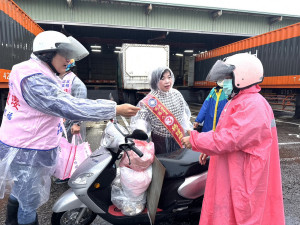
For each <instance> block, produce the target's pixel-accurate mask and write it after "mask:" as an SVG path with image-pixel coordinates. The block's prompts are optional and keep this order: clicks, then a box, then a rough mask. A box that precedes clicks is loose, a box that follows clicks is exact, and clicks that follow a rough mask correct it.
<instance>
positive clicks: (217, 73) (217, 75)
mask: <svg viewBox="0 0 300 225" xmlns="http://www.w3.org/2000/svg"><path fill="white" fill-rule="evenodd" d="M234 69H235V66H233V65H229V64H227V63H225V62H223V61H222V60H218V61H217V62H216V63H215V64H214V65H213V67H212V68H211V69H210V71H209V73H208V75H207V77H206V80H207V81H214V82H216V81H218V80H224V79H225V78H226V77H228V76H231V74H232V72H233V70H234Z"/></svg>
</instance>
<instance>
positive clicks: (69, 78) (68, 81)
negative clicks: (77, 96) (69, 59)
mask: <svg viewBox="0 0 300 225" xmlns="http://www.w3.org/2000/svg"><path fill="white" fill-rule="evenodd" d="M75 77H76V75H75V74H74V73H73V72H69V73H68V74H66V75H65V76H64V77H63V79H62V81H61V87H62V89H63V90H64V91H65V92H67V93H69V94H71V89H72V83H73V80H74V78H75Z"/></svg>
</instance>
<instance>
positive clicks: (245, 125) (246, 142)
mask: <svg viewBox="0 0 300 225" xmlns="http://www.w3.org/2000/svg"><path fill="white" fill-rule="evenodd" d="M228 104H229V103H228ZM227 114H229V115H227ZM269 117H270V116H269V113H268V112H267V109H266V107H265V106H264V105H263V104H262V103H260V101H259V99H257V101H251V102H249V101H242V102H240V103H238V104H236V105H235V106H234V107H233V108H232V111H231V114H230V112H225V113H224V111H223V113H222V115H221V118H220V121H219V124H218V125H217V128H216V131H209V132H204V133H198V132H197V131H192V132H191V136H190V142H191V144H192V149H193V150H194V151H199V152H203V153H205V154H207V155H211V156H213V155H220V154H226V153H230V152H236V151H244V152H247V153H249V154H252V155H256V156H258V157H260V158H262V159H266V158H267V157H268V154H269V152H268V151H267V150H266V149H270V146H271V145H272V141H273V138H272V130H271V125H272V119H273V118H269Z"/></svg>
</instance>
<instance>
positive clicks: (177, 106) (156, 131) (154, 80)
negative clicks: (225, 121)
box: [130, 67, 193, 154]
mask: <svg viewBox="0 0 300 225" xmlns="http://www.w3.org/2000/svg"><path fill="white" fill-rule="evenodd" d="M166 69H168V70H169V71H170V73H171V77H172V80H173V83H172V86H173V85H174V81H175V78H174V75H173V72H172V71H171V69H169V68H168V67H161V68H158V69H156V70H154V71H153V72H152V74H151V76H150V86H151V92H150V93H149V94H151V95H154V96H155V97H156V98H158V99H159V100H160V102H162V103H163V104H164V105H165V106H166V107H167V108H168V109H169V110H170V111H171V113H172V114H173V115H174V116H175V117H176V119H177V120H178V122H179V123H180V125H181V126H182V127H183V129H184V131H185V132H186V131H187V130H192V129H193V128H192V124H191V122H190V117H191V112H190V109H189V107H188V105H187V103H186V101H185V100H184V98H183V96H182V94H181V93H180V92H179V91H177V90H176V89H173V88H171V90H170V91H168V92H163V91H161V90H159V89H158V82H159V81H160V78H161V76H162V73H163V72H164V71H165V70H166ZM137 106H138V107H140V108H141V110H140V111H139V112H138V113H137V115H136V116H134V117H132V118H131V123H130V126H131V128H132V130H134V129H142V130H144V131H145V132H146V133H147V134H148V136H150V134H151V137H152V141H153V142H154V145H155V154H163V153H168V152H172V151H175V150H177V149H179V148H180V147H179V145H178V144H177V142H176V141H175V139H174V138H173V137H172V135H171V133H170V132H169V131H168V130H167V129H166V128H165V126H164V125H163V124H162V123H161V121H160V120H159V119H158V118H157V117H156V116H155V115H154V114H153V113H152V112H151V111H150V110H149V109H148V108H147V107H146V106H145V105H144V104H141V101H140V102H139V103H138V105H137Z"/></svg>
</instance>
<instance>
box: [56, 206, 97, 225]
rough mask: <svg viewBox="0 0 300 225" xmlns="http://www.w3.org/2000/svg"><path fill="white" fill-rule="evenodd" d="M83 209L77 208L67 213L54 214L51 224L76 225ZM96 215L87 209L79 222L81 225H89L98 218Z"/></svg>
mask: <svg viewBox="0 0 300 225" xmlns="http://www.w3.org/2000/svg"><path fill="white" fill-rule="evenodd" d="M81 210H82V208H76V209H72V210H69V211H65V212H60V213H52V217H51V223H52V225H74V224H75V221H76V218H77V216H78V214H79V213H80V211H81ZM96 216H97V215H96V214H95V213H94V212H92V211H91V210H89V209H87V210H86V211H85V213H84V215H83V216H82V218H81V220H80V221H79V225H89V224H91V223H92V222H93V221H94V219H95V218H96Z"/></svg>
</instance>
